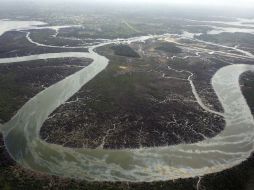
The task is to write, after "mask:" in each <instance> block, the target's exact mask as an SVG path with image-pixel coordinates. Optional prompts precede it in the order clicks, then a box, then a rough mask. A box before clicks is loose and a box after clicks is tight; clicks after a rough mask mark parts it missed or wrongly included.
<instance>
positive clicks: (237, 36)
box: [196, 32, 254, 53]
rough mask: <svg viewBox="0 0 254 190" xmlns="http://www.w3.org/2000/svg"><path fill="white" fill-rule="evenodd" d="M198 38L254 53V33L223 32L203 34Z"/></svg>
mask: <svg viewBox="0 0 254 190" xmlns="http://www.w3.org/2000/svg"><path fill="white" fill-rule="evenodd" d="M196 38H197V39H201V40H205V41H210V42H214V43H218V44H226V45H228V46H231V47H234V46H238V47H239V48H241V49H243V50H246V51H250V52H252V53H254V51H253V49H254V35H253V34H246V33H239V32H236V33H221V34H216V35H211V34H202V35H200V36H196Z"/></svg>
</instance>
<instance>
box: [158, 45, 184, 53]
mask: <svg viewBox="0 0 254 190" xmlns="http://www.w3.org/2000/svg"><path fill="white" fill-rule="evenodd" d="M156 49H157V50H161V51H165V52H167V53H181V52H182V50H181V48H179V47H176V45H175V44H174V43H161V45H160V46H159V47H157V48H156Z"/></svg>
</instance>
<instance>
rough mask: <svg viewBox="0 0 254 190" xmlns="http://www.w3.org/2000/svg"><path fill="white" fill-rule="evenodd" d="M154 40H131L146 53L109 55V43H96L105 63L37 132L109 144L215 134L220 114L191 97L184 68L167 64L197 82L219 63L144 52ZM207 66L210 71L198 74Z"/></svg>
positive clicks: (67, 142)
mask: <svg viewBox="0 0 254 190" xmlns="http://www.w3.org/2000/svg"><path fill="white" fill-rule="evenodd" d="M155 45H157V43H156V42H155V43H153V42H152V41H151V42H147V43H145V44H136V46H138V47H140V48H142V49H143V50H144V53H145V54H146V55H148V56H144V55H143V58H142V59H135V58H129V57H128V58H126V57H121V56H114V55H112V52H111V49H112V48H110V46H109V47H103V48H100V50H99V52H100V54H103V55H105V56H107V57H108V58H109V60H110V64H109V66H108V67H107V69H106V70H105V71H103V72H102V73H100V74H99V75H98V76H97V77H95V78H94V79H93V80H92V81H90V82H89V83H88V84H87V85H85V86H84V87H83V88H82V89H81V90H80V91H79V92H78V93H77V94H76V95H74V96H73V97H72V98H71V99H70V100H69V102H68V103H67V104H64V105H62V106H60V107H59V108H58V109H57V110H56V111H55V112H54V113H52V117H50V119H49V120H48V121H46V122H45V124H44V125H43V127H42V129H41V136H42V138H43V139H46V141H47V142H49V143H57V144H62V145H64V146H68V147H84V146H85V147H89V148H96V147H104V148H113V149H114V148H139V147H141V146H142V147H151V146H167V145H172V144H179V143H183V142H185V143H191V142H197V141H200V140H203V139H204V136H206V137H213V136H215V135H216V134H218V133H219V132H220V131H221V130H222V129H223V127H224V120H223V119H222V118H221V117H219V116H215V115H213V114H210V113H207V112H204V111H203V110H202V108H201V107H200V106H199V105H198V104H197V102H195V98H194V96H193V93H192V91H191V86H190V84H189V81H188V80H187V78H188V77H189V76H190V73H189V72H187V71H186V72H182V73H179V72H176V71H174V70H170V69H168V66H170V67H172V68H174V69H179V70H183V69H185V70H188V71H191V72H195V74H196V75H198V76H197V77H195V78H197V80H195V83H196V84H197V86H200V88H202V87H203V86H205V85H206V86H208V84H209V83H210V77H211V76H212V75H213V74H214V72H215V70H216V68H217V67H220V66H219V65H216V64H211V65H209V66H207V67H203V66H204V65H205V63H203V62H200V61H199V62H194V61H193V62H192V64H188V63H187V62H185V61H180V60H178V59H176V60H174V61H173V60H171V61H169V62H168V61H167V59H166V58H165V57H164V56H163V55H162V54H161V53H158V52H157V51H153V52H152V53H151V54H152V55H154V57H150V54H149V53H148V52H146V51H147V50H146V48H148V49H154V48H153V47H156V46H155ZM133 46H135V44H134V45H133ZM158 57H160V58H161V59H163V60H164V63H163V62H161V63H160V62H159V61H158V60H157V59H158ZM208 69H209V70H211V72H206V73H205V74H203V73H204V71H207V70H208ZM213 69H214V70H213ZM200 79H203V80H201V81H202V83H201V82H200ZM211 94H212V93H211ZM210 98H211V101H212V98H213V96H210ZM201 134H203V135H201Z"/></svg>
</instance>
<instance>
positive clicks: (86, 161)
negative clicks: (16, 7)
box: [0, 32, 254, 182]
mask: <svg viewBox="0 0 254 190" xmlns="http://www.w3.org/2000/svg"><path fill="white" fill-rule="evenodd" d="M2 33H3V32H2ZM149 38H153V36H145V37H140V38H133V39H129V40H127V41H129V42H132V41H144V40H146V39H149ZM119 41H121V40H119ZM115 42H116V41H112V42H106V43H102V44H99V45H96V46H93V47H89V52H69V53H54V54H51V53H48V54H40V55H31V56H24V57H14V58H3V59H0V64H1V63H14V62H25V61H31V60H38V59H51V58H63V57H78V58H80V57H84V58H90V59H93V62H92V63H91V64H90V65H89V66H87V67H86V68H84V69H82V70H80V71H79V72H76V73H75V74H73V75H71V76H69V77H67V78H65V79H64V80H62V81H60V82H58V83H56V84H54V85H52V86H51V87H49V88H47V89H45V90H43V91H42V92H40V93H39V94H37V95H36V96H35V97H33V98H32V99H30V100H29V101H28V102H27V103H26V104H25V105H24V106H23V107H22V108H21V109H20V110H19V111H18V112H17V114H16V115H15V116H14V117H13V118H12V119H11V120H10V121H9V122H7V123H5V124H4V125H3V126H1V132H2V133H3V134H4V140H5V145H6V147H7V149H8V152H9V153H10V155H11V156H12V158H13V159H14V160H15V161H16V162H18V163H19V164H20V165H22V166H24V167H26V168H29V169H31V170H34V171H38V172H43V173H49V174H53V175H58V176H65V177H71V178H81V179H86V180H91V181H135V182H137V181H156V180H170V179H177V178H188V177H195V176H202V175H204V174H209V173H214V172H219V171H222V170H224V169H226V168H230V167H233V166H235V165H237V164H239V163H241V162H242V161H244V160H246V159H247V158H248V157H249V156H250V154H251V152H252V151H253V150H254V149H253V143H254V120H253V116H252V114H251V111H250V109H249V107H248V105H247V103H246V100H245V98H244V97H243V95H242V92H241V89H240V85H239V77H240V75H241V74H242V73H244V72H247V71H254V65H246V64H235V65H229V66H225V67H223V68H221V69H220V70H218V71H217V72H216V74H215V75H214V76H213V78H212V86H213V88H214V90H215V92H216V94H217V96H218V99H219V100H220V102H221V104H222V106H223V108H224V113H219V114H220V115H222V116H223V117H224V118H225V121H226V127H225V130H224V131H222V132H221V133H220V134H219V135H218V136H216V137H214V138H212V139H206V140H204V141H202V142H199V143H195V144H180V145H175V146H168V147H152V148H140V149H123V150H107V149H102V148H97V149H86V148H82V149H80V148H77V149H74V148H67V147H63V146H61V145H55V144H48V143H46V142H45V141H43V140H41V139H40V136H39V131H40V128H41V127H42V125H43V123H44V122H45V121H46V120H47V118H48V117H49V115H50V114H51V113H52V112H53V111H54V110H55V109H56V108H58V107H59V106H60V105H61V104H63V103H65V102H66V101H67V100H68V99H69V98H70V97H72V96H73V95H74V94H75V93H77V92H78V91H79V90H80V89H81V87H83V86H84V85H85V84H86V83H87V82H89V81H90V80H92V79H93V78H94V77H95V76H96V75H98V74H99V73H100V72H101V71H103V70H104V69H105V68H106V67H107V65H108V63H109V60H108V59H107V58H106V57H104V56H101V55H99V54H98V53H96V52H95V51H94V49H95V48H97V47H100V46H104V45H106V44H108V43H115ZM249 58H253V56H252V55H249ZM192 89H193V91H194V92H196V91H195V87H194V85H193V86H192ZM195 96H196V98H197V97H198V94H197V92H196V95H195ZM197 101H201V100H200V99H197ZM200 103H202V102H200ZM202 108H203V107H202ZM206 111H209V110H206ZM215 114H216V113H215Z"/></svg>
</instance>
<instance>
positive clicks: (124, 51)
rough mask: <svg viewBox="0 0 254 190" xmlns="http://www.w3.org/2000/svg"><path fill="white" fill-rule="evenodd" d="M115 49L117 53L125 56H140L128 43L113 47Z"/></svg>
mask: <svg viewBox="0 0 254 190" xmlns="http://www.w3.org/2000/svg"><path fill="white" fill-rule="evenodd" d="M111 49H112V50H114V53H115V55H119V56H125V57H134V58H139V57H140V56H139V54H138V53H137V52H135V51H134V50H133V49H132V48H131V47H130V46H128V45H124V44H121V45H116V46H112V47H111Z"/></svg>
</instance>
